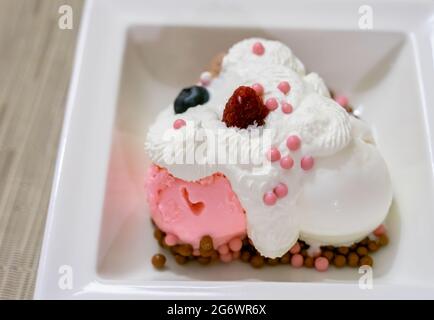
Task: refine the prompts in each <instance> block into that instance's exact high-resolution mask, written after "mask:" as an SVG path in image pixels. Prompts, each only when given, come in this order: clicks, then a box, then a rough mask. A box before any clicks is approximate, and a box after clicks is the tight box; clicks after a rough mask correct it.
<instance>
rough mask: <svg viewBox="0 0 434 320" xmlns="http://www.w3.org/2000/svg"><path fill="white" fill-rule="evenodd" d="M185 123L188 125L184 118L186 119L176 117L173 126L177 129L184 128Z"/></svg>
mask: <svg viewBox="0 0 434 320" xmlns="http://www.w3.org/2000/svg"><path fill="white" fill-rule="evenodd" d="M185 125H186V123H185V120H184V119H176V120H175V121H174V122H173V128H174V129H176V130H178V129H180V128H182V127H183V126H185Z"/></svg>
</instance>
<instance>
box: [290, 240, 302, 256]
mask: <svg viewBox="0 0 434 320" xmlns="http://www.w3.org/2000/svg"><path fill="white" fill-rule="evenodd" d="M300 250H301V247H300V244H299V243H298V242H296V243H295V244H294V245H293V246H292V248H291V250H289V252H290V253H291V254H297V253H299V252H300Z"/></svg>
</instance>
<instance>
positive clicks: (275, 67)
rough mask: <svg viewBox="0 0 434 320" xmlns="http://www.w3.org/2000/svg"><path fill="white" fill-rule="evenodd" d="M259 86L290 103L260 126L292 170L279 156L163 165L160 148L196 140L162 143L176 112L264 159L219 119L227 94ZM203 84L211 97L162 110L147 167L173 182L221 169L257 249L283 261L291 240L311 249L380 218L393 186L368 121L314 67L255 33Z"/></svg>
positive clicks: (263, 149) (363, 231)
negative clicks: (282, 193)
mask: <svg viewBox="0 0 434 320" xmlns="http://www.w3.org/2000/svg"><path fill="white" fill-rule="evenodd" d="M258 41H259V42H261V43H262V44H263V46H264V48H265V53H264V54H263V55H260V56H258V55H255V54H252V46H253V44H254V43H256V42H258ZM282 81H288V82H289V83H290V85H291V90H290V92H289V93H288V94H287V95H285V94H284V93H282V92H281V91H280V90H279V89H278V88H277V86H278V84H279V83H280V82H282ZM257 82H259V83H261V84H262V86H263V87H264V96H263V99H264V101H266V100H267V99H268V98H276V99H277V100H278V101H279V102H281V101H283V100H285V101H287V102H289V103H290V104H291V105H292V106H293V112H292V113H290V114H285V113H283V112H282V111H281V110H280V108H279V109H276V110H275V111H272V112H270V114H269V115H268V116H267V118H266V119H265V125H264V126H263V129H269V131H271V132H272V135H271V138H270V139H271V141H270V144H271V146H273V147H276V148H278V149H279V151H280V153H281V155H282V157H283V156H286V155H289V154H290V155H291V157H292V158H293V159H294V162H295V165H294V168H292V169H291V170H282V168H281V167H280V165H279V162H276V163H272V164H270V163H268V164H267V163H264V165H263V166H262V167H259V169H258V168H257V167H254V166H253V165H245V164H219V163H216V164H209V163H204V164H198V163H195V164H172V163H167V161H165V158H164V152H165V151H166V150H167V148H175V152H183V151H186V150H185V149H186V148H189V147H190V148H192V147H199V145H200V144H203V142H202V141H197V139H195V137H188V136H187V137H185V139H186V141H185V142H186V143H185V144H180V145H178V146H174V145H173V141H171V140H167V139H165V136H166V135H165V133H167V131H168V130H170V128H171V127H172V123H173V122H174V121H175V120H176V119H179V118H182V119H184V120H185V121H187V122H188V123H189V124H191V125H192V126H194V129H195V130H196V131H197V132H199V133H200V132H201V131H205V130H214V131H216V130H219V129H222V130H225V131H224V132H225V135H227V137H228V139H229V141H231V140H232V141H238V142H239V141H241V143H246V145H249V144H248V143H250V146H251V148H259V150H258V151H259V152H258V154H260V155H261V157H262V156H265V154H266V153H267V151H268V149H267V148H269V146H265V145H261V144H260V143H258V144H254V143H253V144H252V143H251V140H249V139H251V136H250V135H249V128H247V129H238V128H227V127H226V124H225V123H223V122H222V121H221V119H222V115H223V111H224V108H225V105H226V102H227V100H228V99H229V98H230V96H231V95H232V93H233V91H234V90H235V89H236V88H238V87H239V86H242V85H244V86H252V85H253V84H254V83H257ZM207 88H208V90H209V93H210V97H211V98H210V100H209V101H208V102H207V103H206V104H204V105H201V106H196V107H194V108H190V109H188V110H187V111H186V112H185V113H182V114H175V113H174V110H173V105H170V106H168V107H167V108H166V109H165V110H163V111H162V112H161V113H160V115H159V116H158V117H157V119H156V121H155V123H154V124H153V125H152V126H151V127H150V129H149V131H148V135H147V139H146V143H145V148H146V151H147V152H148V155H149V156H150V158H151V160H152V161H153V162H154V163H156V164H157V165H159V166H161V167H165V168H167V170H168V171H169V172H170V173H171V174H173V175H174V176H176V177H178V178H181V179H184V180H187V181H195V180H198V179H200V178H204V177H206V176H209V175H211V174H213V173H215V172H221V173H223V174H224V175H226V177H227V178H228V179H229V181H230V182H231V185H232V189H233V190H234V191H235V193H236V194H237V195H238V198H239V200H240V202H241V204H242V206H243V208H244V209H245V210H246V215H247V232H248V235H249V237H250V239H251V240H252V241H253V244H254V245H255V247H256V249H257V250H258V251H259V252H260V253H261V254H262V255H264V256H266V257H270V258H275V257H280V256H282V255H283V254H284V253H286V252H287V251H288V250H289V249H290V248H291V247H292V245H293V244H294V243H295V242H296V241H297V239H298V238H301V239H302V240H305V241H306V242H307V243H308V244H315V245H343V244H348V243H353V242H356V241H358V240H360V239H361V238H363V237H364V236H366V235H367V234H369V233H370V232H371V231H372V230H374V229H375V228H376V227H377V226H378V225H379V224H381V223H382V222H383V220H384V219H385V217H386V215H387V213H388V210H389V207H390V204H391V200H392V188H391V183H390V178H389V174H388V171H387V167H386V164H385V162H384V160H383V159H382V157H381V155H380V153H379V151H378V149H377V148H376V147H375V145H374V139H373V138H372V135H371V133H370V129H369V127H367V126H366V124H364V123H363V122H362V121H361V120H358V119H356V118H354V117H350V116H349V115H348V113H347V112H346V111H345V109H344V108H342V107H341V106H339V105H338V104H337V103H336V102H335V101H333V100H332V99H331V98H330V93H329V91H328V89H327V87H326V85H325V83H324V81H323V80H322V79H321V78H320V77H319V76H318V75H317V74H316V73H309V74H307V75H306V71H305V68H304V65H303V64H302V63H301V61H300V60H299V59H298V58H297V57H296V56H295V55H294V54H293V53H292V51H291V50H290V49H289V48H288V47H287V46H285V45H283V44H282V43H280V42H277V41H269V40H265V39H258V38H251V39H246V40H243V41H241V42H239V43H237V44H235V45H234V46H233V47H232V48H231V49H230V50H229V52H228V53H227V55H226V56H225V57H224V59H223V62H222V70H221V72H220V74H219V76H218V77H216V78H215V79H213V80H212V82H211V83H210V84H209V86H208V87H207ZM183 129H184V128H183ZM183 129H181V130H183ZM290 135H297V136H299V137H300V138H301V141H302V143H301V148H300V150H297V151H296V152H289V150H288V148H287V146H286V139H287V137H288V136H290ZM258 139H260V137H258ZM227 141H228V140H226V142H220V143H227ZM218 147H226V146H224V145H222V146H217V148H218ZM304 155H308V156H312V157H314V159H315V166H314V168H313V169H312V170H310V171H304V170H302V169H301V168H300V161H301V158H302V156H304ZM279 183H285V184H286V185H287V186H288V195H287V196H286V197H284V198H282V199H279V201H277V202H276V204H275V205H273V206H267V205H266V204H264V202H263V195H264V193H265V192H267V191H269V190H273V188H274V187H275V186H276V185H277V184H279Z"/></svg>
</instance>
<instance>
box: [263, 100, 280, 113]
mask: <svg viewBox="0 0 434 320" xmlns="http://www.w3.org/2000/svg"><path fill="white" fill-rule="evenodd" d="M265 106H266V107H267V109H268V110H271V111H273V110H276V109H277V107H278V106H279V103H278V102H277V100H276V98H269V99H267V101H265Z"/></svg>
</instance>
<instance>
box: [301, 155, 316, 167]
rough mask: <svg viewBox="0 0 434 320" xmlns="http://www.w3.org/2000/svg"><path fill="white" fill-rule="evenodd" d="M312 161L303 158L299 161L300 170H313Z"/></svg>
mask: <svg viewBox="0 0 434 320" xmlns="http://www.w3.org/2000/svg"><path fill="white" fill-rule="evenodd" d="M313 164H314V160H313V158H312V157H311V156H304V157H303V158H302V159H301V168H302V169H303V170H306V171H307V170H310V169H312V168H313Z"/></svg>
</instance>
